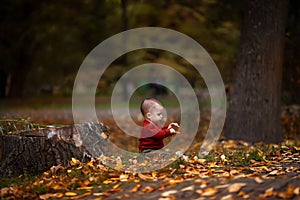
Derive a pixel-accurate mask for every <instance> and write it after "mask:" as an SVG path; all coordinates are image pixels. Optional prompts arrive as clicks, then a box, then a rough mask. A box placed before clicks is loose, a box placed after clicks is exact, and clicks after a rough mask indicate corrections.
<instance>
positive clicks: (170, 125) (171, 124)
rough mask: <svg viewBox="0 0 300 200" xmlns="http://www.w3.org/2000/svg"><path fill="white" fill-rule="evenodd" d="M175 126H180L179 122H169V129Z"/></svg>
mask: <svg viewBox="0 0 300 200" xmlns="http://www.w3.org/2000/svg"><path fill="white" fill-rule="evenodd" d="M173 127H176V128H179V127H180V126H179V125H178V124H177V123H174V122H173V123H170V124H169V126H168V129H170V128H173Z"/></svg>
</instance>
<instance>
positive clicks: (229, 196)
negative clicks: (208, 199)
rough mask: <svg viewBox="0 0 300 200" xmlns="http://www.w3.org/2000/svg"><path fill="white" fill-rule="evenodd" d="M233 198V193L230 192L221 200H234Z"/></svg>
mask: <svg viewBox="0 0 300 200" xmlns="http://www.w3.org/2000/svg"><path fill="white" fill-rule="evenodd" d="M232 199H234V198H233V197H232V194H228V195H226V196H223V197H222V198H221V199H220V200H232Z"/></svg>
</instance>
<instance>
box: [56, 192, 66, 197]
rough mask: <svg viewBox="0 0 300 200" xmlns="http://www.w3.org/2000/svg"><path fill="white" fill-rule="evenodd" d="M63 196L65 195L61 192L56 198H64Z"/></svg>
mask: <svg viewBox="0 0 300 200" xmlns="http://www.w3.org/2000/svg"><path fill="white" fill-rule="evenodd" d="M63 196H64V194H63V193H61V192H60V193H57V194H56V196H55V197H56V198H62V197H63Z"/></svg>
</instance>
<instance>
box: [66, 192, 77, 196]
mask: <svg viewBox="0 0 300 200" xmlns="http://www.w3.org/2000/svg"><path fill="white" fill-rule="evenodd" d="M65 195H66V196H67V197H74V196H77V193H76V192H66V193H65Z"/></svg>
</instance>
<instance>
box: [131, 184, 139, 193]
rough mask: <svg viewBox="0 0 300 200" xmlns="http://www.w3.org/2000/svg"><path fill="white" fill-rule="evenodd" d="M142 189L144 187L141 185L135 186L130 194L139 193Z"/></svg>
mask: <svg viewBox="0 0 300 200" xmlns="http://www.w3.org/2000/svg"><path fill="white" fill-rule="evenodd" d="M141 187H142V185H141V184H137V185H136V186H134V187H133V188H132V189H131V190H130V192H137V191H138V190H139V189H140V188H141Z"/></svg>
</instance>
